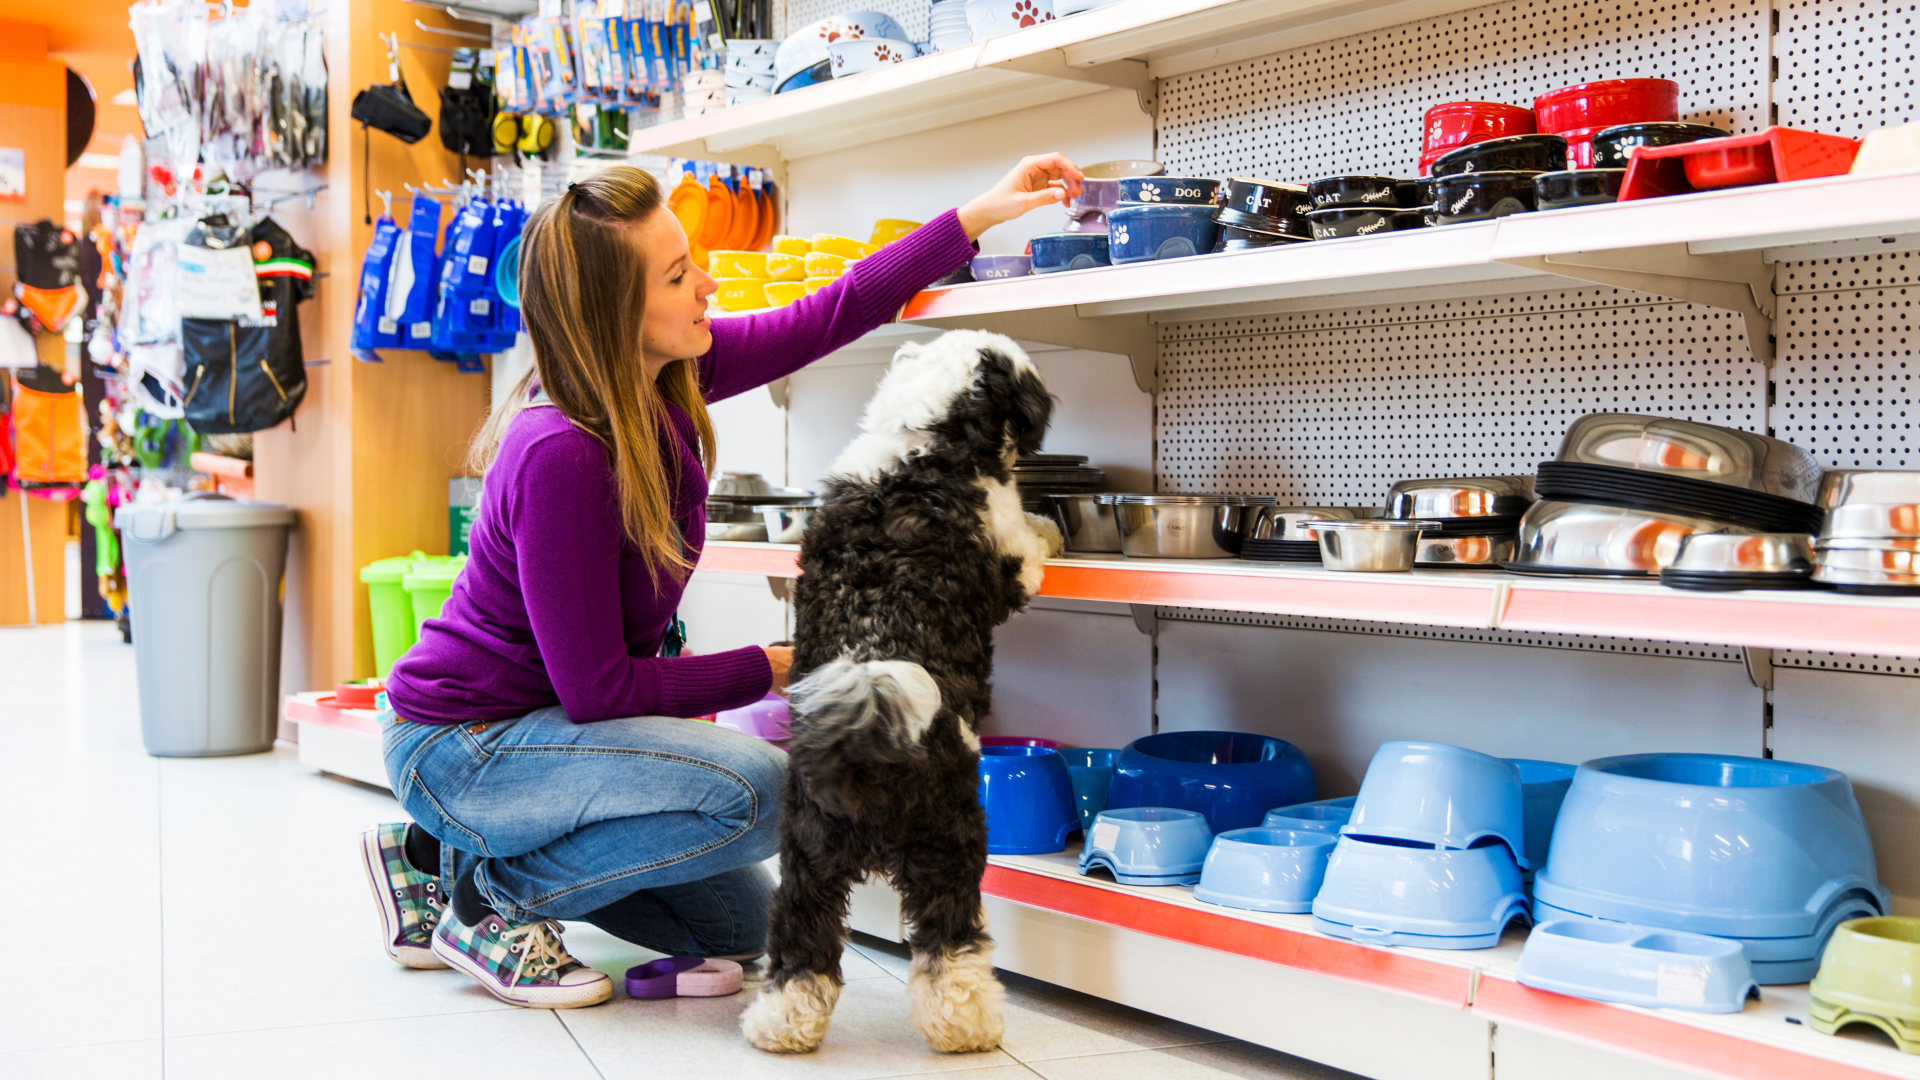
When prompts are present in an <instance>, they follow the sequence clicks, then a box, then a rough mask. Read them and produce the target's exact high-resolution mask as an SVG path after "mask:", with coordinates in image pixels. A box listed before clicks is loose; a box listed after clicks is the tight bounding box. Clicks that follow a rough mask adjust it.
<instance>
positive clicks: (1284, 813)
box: [1260, 795, 1354, 836]
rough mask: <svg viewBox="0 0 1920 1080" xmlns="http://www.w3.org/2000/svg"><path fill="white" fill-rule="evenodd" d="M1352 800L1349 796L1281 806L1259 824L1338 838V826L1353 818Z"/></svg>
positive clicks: (1270, 827)
mask: <svg viewBox="0 0 1920 1080" xmlns="http://www.w3.org/2000/svg"><path fill="white" fill-rule="evenodd" d="M1353 799H1354V797H1353V796H1352V795H1349V796H1347V797H1346V798H1344V799H1322V800H1320V801H1319V802H1309V803H1296V804H1295V805H1293V806H1283V807H1281V808H1279V809H1278V810H1269V811H1267V816H1266V817H1265V818H1264V819H1262V820H1261V822H1260V824H1262V825H1265V826H1266V827H1267V828H1269V829H1301V830H1304V831H1307V832H1323V833H1332V834H1334V835H1336V836H1338V835H1339V834H1340V826H1342V825H1345V824H1346V823H1347V821H1348V819H1349V818H1351V817H1353Z"/></svg>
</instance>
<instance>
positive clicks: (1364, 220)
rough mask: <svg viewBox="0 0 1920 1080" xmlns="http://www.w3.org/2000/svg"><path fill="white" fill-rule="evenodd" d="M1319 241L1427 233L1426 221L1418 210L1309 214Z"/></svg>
mask: <svg viewBox="0 0 1920 1080" xmlns="http://www.w3.org/2000/svg"><path fill="white" fill-rule="evenodd" d="M1307 221H1308V223H1309V224H1311V225H1312V226H1313V238H1314V239H1315V240H1333V239H1336V238H1338V237H1342V236H1368V235H1370V234H1372V233H1380V232H1399V231H1400V230H1402V229H1424V228H1426V225H1427V222H1426V219H1425V218H1424V217H1423V216H1422V215H1421V213H1420V211H1418V210H1399V209H1387V208H1384V207H1382V208H1379V209H1372V208H1367V207H1355V206H1337V207H1334V208H1332V209H1330V210H1314V211H1311V212H1309V213H1308V214H1307Z"/></svg>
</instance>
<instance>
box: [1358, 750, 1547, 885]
mask: <svg viewBox="0 0 1920 1080" xmlns="http://www.w3.org/2000/svg"><path fill="white" fill-rule="evenodd" d="M1521 807H1522V803H1521V799H1520V770H1519V769H1518V768H1517V767H1515V766H1514V764H1513V763H1512V762H1510V761H1507V760H1505V759H1503V758H1497V757H1493V756H1491V755H1489V754H1482V753H1479V752H1477V751H1474V750H1468V749H1465V748H1464V747H1459V746H1448V745H1446V744H1445V743H1427V742H1387V743H1381V744H1380V749H1379V750H1377V751H1375V752H1374V755H1373V761H1371V762H1370V763H1368V765H1367V775H1366V778H1365V779H1364V780H1362V781H1360V794H1359V796H1358V797H1357V798H1356V799H1355V801H1354V804H1353V818H1352V820H1350V821H1348V822H1347V824H1346V825H1345V826H1343V827H1342V828H1341V830H1340V833H1341V835H1343V836H1365V837H1379V838H1385V839H1391V840H1412V841H1415V842H1417V843H1422V844H1429V845H1432V846H1435V847H1447V848H1471V847H1475V846H1478V845H1481V844H1486V843H1493V842H1500V843H1504V844H1506V845H1507V847H1508V848H1510V849H1512V851H1513V853H1514V856H1515V858H1516V859H1517V860H1519V862H1520V865H1521V867H1522V868H1525V867H1526V866H1528V865H1530V864H1528V863H1527V862H1526V861H1525V854H1526V850H1527V848H1526V841H1525V837H1526V833H1525V829H1524V827H1523V822H1524V821H1525V815H1524V813H1523V812H1522V809H1521Z"/></svg>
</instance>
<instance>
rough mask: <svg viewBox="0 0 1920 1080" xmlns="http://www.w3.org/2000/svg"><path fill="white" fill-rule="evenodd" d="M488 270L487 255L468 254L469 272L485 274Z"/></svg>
mask: <svg viewBox="0 0 1920 1080" xmlns="http://www.w3.org/2000/svg"><path fill="white" fill-rule="evenodd" d="M486 272H487V257H486V256H485V255H469V256H467V273H469V274H484V273H486Z"/></svg>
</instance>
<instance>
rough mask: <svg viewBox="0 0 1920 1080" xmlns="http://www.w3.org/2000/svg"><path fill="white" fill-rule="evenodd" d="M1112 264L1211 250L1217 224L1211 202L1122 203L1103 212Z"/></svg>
mask: <svg viewBox="0 0 1920 1080" xmlns="http://www.w3.org/2000/svg"><path fill="white" fill-rule="evenodd" d="M1107 235H1108V239H1109V246H1108V253H1109V256H1110V257H1111V258H1112V259H1113V262H1114V264H1115V265H1116V266H1117V265H1120V264H1122V263H1131V262H1145V261H1146V260H1148V259H1183V258H1185V257H1187V256H1188V255H1201V254H1205V253H1207V252H1210V251H1212V250H1213V243H1214V241H1215V240H1217V239H1218V238H1219V235H1220V226H1219V225H1217V224H1215V223H1214V220H1213V207H1212V206H1141V205H1129V206H1122V207H1121V208H1120V209H1118V210H1115V211H1113V212H1112V213H1111V214H1108V215H1107Z"/></svg>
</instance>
